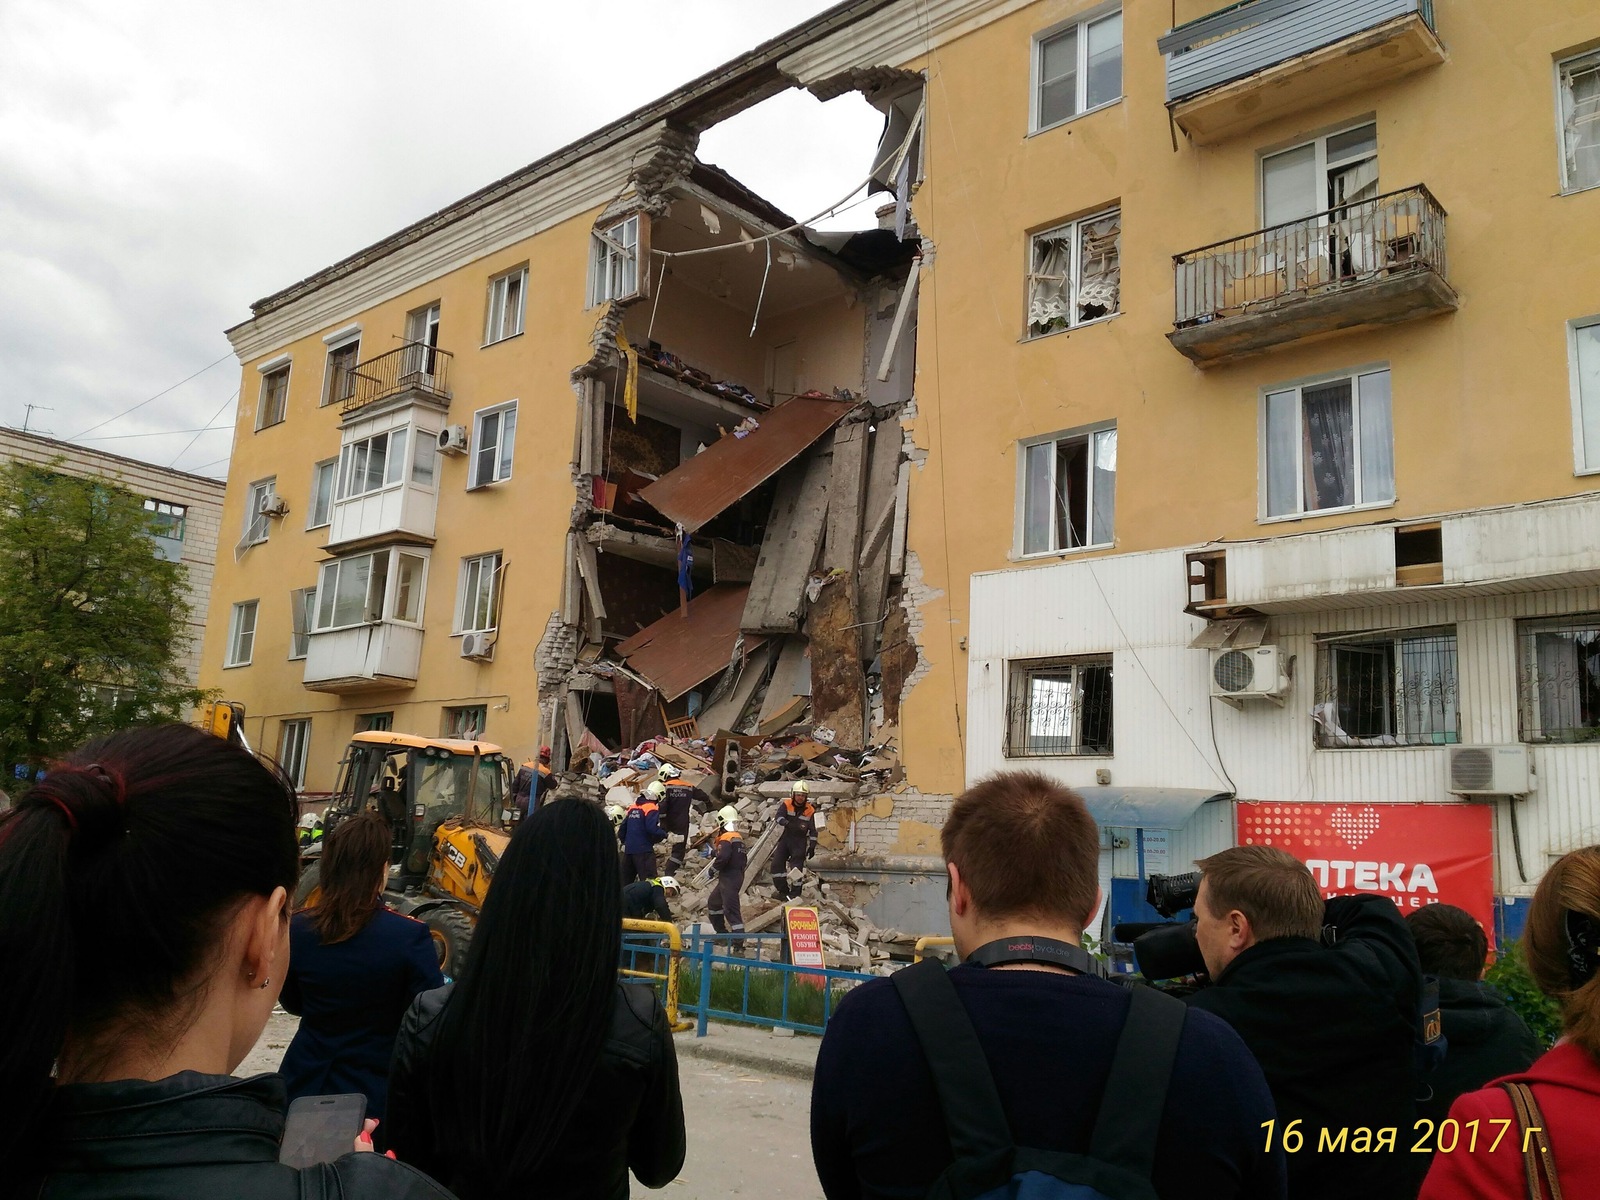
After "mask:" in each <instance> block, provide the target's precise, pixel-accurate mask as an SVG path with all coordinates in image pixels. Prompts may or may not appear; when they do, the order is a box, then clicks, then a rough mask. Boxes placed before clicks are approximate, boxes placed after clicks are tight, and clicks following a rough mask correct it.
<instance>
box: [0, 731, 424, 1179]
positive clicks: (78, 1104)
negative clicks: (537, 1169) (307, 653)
mask: <svg viewBox="0 0 1600 1200" xmlns="http://www.w3.org/2000/svg"><path fill="white" fill-rule="evenodd" d="M294 821H295V802H294V793H293V791H292V790H291V789H290V788H289V787H288V786H287V785H286V784H285V783H284V782H283V781H282V779H281V778H280V777H279V776H277V775H276V774H274V773H273V772H272V771H271V770H269V769H268V768H267V767H265V766H263V765H262V764H261V763H260V762H258V761H257V760H256V759H254V758H253V757H251V756H250V755H249V754H248V753H246V752H245V751H243V750H241V749H239V748H237V747H235V746H231V745H229V744H228V743H227V742H225V741H223V740H222V739H220V738H216V737H213V736H211V735H210V734H205V733H201V732H200V731H199V730H196V729H190V728H188V727H187V726H182V725H169V726H163V727H160V728H156V729H135V730H127V731H124V732H122V733H117V734H113V735H112V736H110V737H107V738H103V739H101V740H99V741H96V742H92V743H90V744H89V745H87V746H85V747H84V748H83V749H81V750H79V751H78V752H77V753H75V754H72V755H69V756H68V758H67V759H66V760H65V761H64V762H61V763H57V764H55V765H53V766H52V767H51V768H50V769H49V771H48V773H47V774H46V776H45V778H44V779H43V780H42V781H41V782H40V783H38V784H36V785H35V786H34V787H33V788H32V790H30V791H28V792H27V793H26V794H24V795H23V796H21V797H20V798H19V799H18V800H17V802H16V807H15V808H14V809H13V810H12V811H10V812H8V813H5V814H4V815H3V816H0V963H3V964H4V972H5V983H4V986H0V1031H3V1032H0V1180H4V1186H3V1188H0V1190H3V1191H4V1192H5V1194H7V1195H17V1196H24V1197H29V1198H30V1200H33V1198H34V1197H37V1198H38V1200H73V1198H75V1197H96V1198H98V1197H111V1196H139V1197H142V1198H146V1200H180V1198H181V1200H193V1198H194V1197H196V1196H215V1197H228V1198H229V1200H280V1198H281V1200H301V1198H303V1197H320V1196H324V1195H328V1196H335V1195H342V1196H344V1197H347V1198H349V1200H358V1198H359V1200H367V1198H369V1197H370V1198H372V1200H377V1198H378V1197H402V1198H405V1200H433V1198H436V1197H437V1198H445V1197H447V1193H445V1192H444V1191H442V1190H441V1189H439V1188H438V1187H437V1186H435V1185H434V1184H433V1183H431V1182H430V1181H429V1180H428V1179H427V1178H425V1177H424V1176H422V1175H420V1174H419V1173H418V1172H416V1171H414V1170H412V1169H411V1168H409V1167H406V1166H404V1165H402V1164H400V1163H396V1162H391V1161H390V1160H388V1159H386V1158H382V1157H380V1156H377V1155H373V1154H354V1153H352V1154H350V1155H348V1156H346V1157H344V1158H341V1159H339V1160H338V1161H337V1162H336V1163H332V1164H328V1165H324V1166H320V1167H312V1168H308V1169H306V1170H295V1169H293V1168H290V1167H285V1166H281V1165H280V1164H279V1163H278V1150H279V1143H280V1142H281V1140H282V1137H283V1124H284V1107H285V1098H284V1086H283V1081H282V1079H280V1078H279V1077H278V1076H276V1075H261V1076H257V1077H255V1078H253V1079H243V1080H241V1079H234V1078H232V1077H231V1075H230V1073H231V1072H232V1071H233V1070H234V1068H236V1067H237V1066H238V1065H239V1063H240V1062H241V1061H242V1060H243V1059H244V1057H245V1055H246V1054H248V1053H249V1051H250V1049H251V1047H252V1046H254V1045H255V1042H256V1039H257V1038H258V1037H259V1036H260V1034H261V1031H262V1029H263V1028H264V1027H265V1025H266V1022H267V1017H268V1016H269V1015H270V1014H271V1012H272V1007H273V1004H274V1003H275V1002H276V1000H277V997H278V989H279V988H280V987H281V986H282V983H283V978H284V972H285V970H286V969H287V967H288V957H289V914H288V903H289V899H288V898H289V893H290V892H292V891H293V889H294V884H295V877H296V874H297V872H298V864H299V860H298V847H297V843H296V839H295V828H294ZM13 1187H17V1188H18V1190H17V1191H12V1190H11V1189H12V1188H13Z"/></svg>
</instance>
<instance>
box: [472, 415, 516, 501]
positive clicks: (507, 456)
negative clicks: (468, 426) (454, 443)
mask: <svg viewBox="0 0 1600 1200" xmlns="http://www.w3.org/2000/svg"><path fill="white" fill-rule="evenodd" d="M507 414H510V420H509V422H508V421H507V419H506V416H507ZM490 417H494V418H497V419H496V421H495V440H494V462H493V464H492V467H491V469H490V475H489V478H487V479H485V478H483V476H482V475H481V474H480V473H479V464H478V455H479V453H480V451H481V450H483V449H484V445H483V427H484V424H485V422H486V421H488V419H489V418H490ZM507 424H509V425H510V426H511V436H510V438H507V437H506V436H505V434H506V425H507ZM516 450H517V401H515V400H508V401H506V402H505V403H504V404H495V405H491V406H490V407H488V408H480V409H479V410H478V411H477V412H475V413H473V414H472V447H471V456H470V458H469V461H470V462H471V464H472V467H471V470H470V472H469V475H468V482H467V490H468V491H475V490H476V489H478V488H485V487H489V486H490V485H491V484H496V483H504V482H505V481H506V480H508V479H510V478H511V473H512V469H513V466H514V463H513V459H514V458H515V455H516Z"/></svg>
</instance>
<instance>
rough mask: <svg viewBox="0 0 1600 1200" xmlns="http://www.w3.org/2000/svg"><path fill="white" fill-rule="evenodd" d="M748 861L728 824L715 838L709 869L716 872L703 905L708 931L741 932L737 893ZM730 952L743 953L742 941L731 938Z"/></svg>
mask: <svg viewBox="0 0 1600 1200" xmlns="http://www.w3.org/2000/svg"><path fill="white" fill-rule="evenodd" d="M749 861H750V856H749V852H748V851H746V849H745V845H744V838H743V837H741V836H740V834H739V826H738V825H737V824H736V823H735V822H733V821H729V822H728V824H727V825H726V826H724V827H723V833H722V836H721V837H719V838H718V839H717V853H716V857H715V858H714V859H713V860H712V869H713V870H714V871H715V872H716V873H717V878H716V883H715V886H714V887H713V888H712V889H711V899H710V900H709V901H708V902H707V904H706V916H708V917H710V918H711V928H713V929H715V930H716V931H717V932H718V933H743V932H744V910H743V909H742V908H741V907H740V906H739V892H740V891H741V890H742V889H743V888H744V870H745V867H746V866H747V865H748V863H749ZM733 952H734V953H735V954H743V953H744V939H743V938H735V939H734V941H733Z"/></svg>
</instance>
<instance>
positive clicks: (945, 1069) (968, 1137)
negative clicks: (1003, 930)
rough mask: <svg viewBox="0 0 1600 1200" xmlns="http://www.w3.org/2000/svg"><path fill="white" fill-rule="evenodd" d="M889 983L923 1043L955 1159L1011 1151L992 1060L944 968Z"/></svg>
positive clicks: (922, 966) (929, 963)
mask: <svg viewBox="0 0 1600 1200" xmlns="http://www.w3.org/2000/svg"><path fill="white" fill-rule="evenodd" d="M889 978H890V979H891V980H892V981H893V982H894V987H895V991H897V992H899V993H900V999H901V1001H902V1002H903V1003H904V1004H905V1006H906V1014H907V1015H908V1016H909V1017H910V1018H911V1028H912V1029H913V1030H915V1031H916V1035H917V1041H918V1042H920V1043H921V1044H922V1057H923V1058H925V1059H926V1060H927V1063H928V1070H929V1071H931V1072H932V1073H933V1082H934V1086H935V1087H936V1088H937V1089H938V1092H939V1106H940V1108H942V1109H943V1110H944V1124H945V1129H946V1131H947V1132H948V1133H949V1135H950V1148H951V1150H953V1151H954V1152H955V1156H956V1160H957V1161H958V1162H959V1161H960V1160H961V1159H971V1158H984V1157H987V1156H989V1155H992V1154H995V1153H1005V1152H1007V1151H1009V1150H1010V1149H1011V1147H1012V1139H1011V1126H1010V1124H1009V1123H1008V1122H1007V1121H1006V1112H1005V1109H1004V1108H1003V1107H1002V1106H1001V1104H1000V1093H999V1092H997V1091H996V1090H995V1086H994V1075H993V1074H992V1073H991V1072H990V1070H989V1060H988V1059H987V1058H986V1057H985V1056H984V1053H983V1047H982V1045H980V1044H979V1042H978V1034H977V1031H976V1030H974V1029H973V1028H972V1018H971V1017H969V1016H968V1015H967V1009H966V1006H965V1005H964V1004H962V1003H961V997H960V996H959V995H958V994H957V993H956V988H955V984H953V983H951V982H950V976H949V975H948V974H947V973H946V971H945V969H944V964H943V963H941V962H939V961H938V960H937V959H933V958H925V959H923V960H922V961H921V962H919V963H913V964H912V965H911V966H909V967H903V968H901V969H900V970H898V971H896V972H895V973H894V974H893V975H891V976H890V977H889Z"/></svg>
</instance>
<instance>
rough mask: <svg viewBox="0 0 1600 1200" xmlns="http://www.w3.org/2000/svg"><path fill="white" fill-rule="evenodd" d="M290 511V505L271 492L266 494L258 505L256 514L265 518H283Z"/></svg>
mask: <svg viewBox="0 0 1600 1200" xmlns="http://www.w3.org/2000/svg"><path fill="white" fill-rule="evenodd" d="M288 511H289V505H288V503H287V502H286V501H283V500H280V499H278V497H277V496H275V495H273V494H272V493H271V492H266V493H264V494H263V495H262V497H261V499H260V501H259V502H258V503H257V505H256V512H257V513H258V514H259V515H260V516H263V517H281V516H284V515H285V514H286V513H288Z"/></svg>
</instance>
